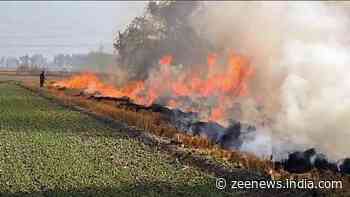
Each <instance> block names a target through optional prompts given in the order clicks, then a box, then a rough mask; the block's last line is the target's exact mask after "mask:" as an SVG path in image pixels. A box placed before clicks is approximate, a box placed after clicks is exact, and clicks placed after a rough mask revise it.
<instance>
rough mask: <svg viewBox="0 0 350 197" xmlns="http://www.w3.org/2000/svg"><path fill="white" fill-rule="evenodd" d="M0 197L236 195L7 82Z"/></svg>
mask: <svg viewBox="0 0 350 197" xmlns="http://www.w3.org/2000/svg"><path fill="white" fill-rule="evenodd" d="M0 193H1V194H3V195H5V196H6V195H9V196H13V195H18V196H23V195H28V196H47V195H49V196H164V194H165V193H166V195H167V196H220V195H221V196H230V195H234V194H233V193H224V192H220V191H218V190H216V189H215V178H214V177H211V176H210V175H208V174H205V173H203V172H201V171H200V170H198V169H196V168H195V167H191V166H184V165H182V164H181V163H179V162H177V161H176V160H175V159H173V158H170V157H168V156H167V155H165V154H163V153H161V152H159V151H157V150H156V149H153V148H151V147H149V146H147V145H145V144H143V143H142V142H140V141H137V140H134V139H130V138H127V137H125V135H123V132H121V129H120V128H115V127H112V126H110V125H108V124H106V123H103V122H100V121H98V120H96V119H94V118H92V117H90V116H88V115H86V114H84V113H81V112H78V111H74V110H70V109H67V108H64V107H62V106H60V105H58V104H55V103H52V102H51V101H49V100H47V99H45V98H42V97H40V96H37V95H36V94H35V93H32V92H30V91H28V90H25V89H23V88H21V87H19V86H17V85H15V84H14V83H9V82H0ZM235 195H239V194H238V193H236V194H235ZM235 195H234V196H235Z"/></svg>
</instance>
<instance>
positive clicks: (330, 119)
mask: <svg viewBox="0 0 350 197" xmlns="http://www.w3.org/2000/svg"><path fill="white" fill-rule="evenodd" d="M205 4H208V6H204V7H202V9H206V12H199V15H200V16H195V17H192V18H191V19H192V23H193V27H194V29H196V30H198V31H204V33H202V34H203V35H205V36H206V38H207V39H208V40H209V41H210V42H212V43H214V44H215V45H217V46H221V48H223V49H225V50H222V51H220V52H214V53H212V54H208V61H207V65H205V66H203V65H183V66H182V65H171V63H172V58H171V54H170V55H166V54H164V55H166V56H165V57H164V58H163V59H162V60H161V61H160V64H159V65H158V66H156V67H152V68H151V69H150V70H148V71H147V72H149V75H148V78H147V79H146V80H145V81H136V82H132V83H127V85H126V86H123V87H122V88H116V89H115V88H114V87H113V86H106V85H101V83H100V82H94V80H90V79H88V81H90V83H89V84H92V85H87V84H85V86H86V87H84V88H86V89H87V90H88V91H89V90H90V91H91V90H92V91H95V90H97V91H98V92H99V93H102V94H104V92H105V90H107V92H108V93H107V94H106V95H109V94H110V92H111V91H112V92H114V93H112V95H110V96H129V97H130V98H132V99H134V100H135V101H136V102H138V103H141V104H145V105H150V104H152V103H154V102H158V103H161V104H164V105H167V106H169V107H173V108H180V109H184V110H187V111H199V112H200V114H201V118H202V119H204V120H207V121H217V122H219V123H221V124H222V125H228V124H229V120H230V119H239V120H241V121H248V122H250V123H251V124H254V125H257V130H258V131H257V132H256V135H254V136H251V140H247V141H246V142H244V144H243V146H242V147H244V148H245V149H247V150H249V151H252V152H255V153H257V154H263V155H269V154H271V153H272V152H273V154H274V155H275V156H277V157H278V156H281V157H283V155H285V153H288V152H290V151H293V150H296V149H303V148H308V147H316V148H317V149H320V150H321V151H322V152H324V153H326V154H327V155H329V156H330V157H331V159H339V158H343V157H346V156H349V155H350V153H349V149H348V146H347V141H346V139H348V138H349V137H350V136H349V133H348V132H347V131H348V130H349V129H350V125H349V124H348V121H346V119H347V117H349V109H350V104H349V98H348V97H349V95H348V93H347V92H349V91H348V90H349V87H350V85H349V84H350V83H349V80H348V79H347V73H348V68H347V64H348V63H349V62H350V60H349V57H350V56H349V55H350V54H349V53H348V47H349V46H348V44H347V43H348V40H347V39H348V38H347V36H346V33H347V32H348V28H347V24H348V22H349V21H348V19H347V17H346V16H347V8H345V7H341V6H340V7H339V6H329V5H325V4H324V3H320V2H283V3H282V2H273V3H272V2H249V3H243V2H220V3H218V2H205ZM211 4H213V5H211ZM203 13H204V14H203ZM201 14H202V15H201ZM197 19H200V28H199V21H198V20H197ZM226 49H234V51H232V50H226ZM193 58H196V57H193ZM179 61H180V60H179ZM92 78H94V77H92ZM95 81H96V80H95ZM242 82H243V83H242ZM68 87H69V85H68ZM237 106H239V107H237ZM260 107H262V108H263V110H259V108H260ZM237 108H238V109H239V110H238V114H237V110H235V109H237ZM266 117H267V118H268V119H269V120H272V121H269V124H265V123H266V121H265V118H266ZM263 123H264V124H263ZM266 144H269V145H271V146H272V147H271V146H269V145H267V146H266ZM262 145H263V147H264V148H265V149H264V150H263V153H260V152H261V150H262V149H261V147H262ZM271 148H272V149H271Z"/></svg>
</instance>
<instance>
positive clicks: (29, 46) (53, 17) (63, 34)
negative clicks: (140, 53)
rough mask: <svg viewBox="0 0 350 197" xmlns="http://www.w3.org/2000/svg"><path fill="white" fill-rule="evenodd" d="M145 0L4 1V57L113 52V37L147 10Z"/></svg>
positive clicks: (0, 17)
mask: <svg viewBox="0 0 350 197" xmlns="http://www.w3.org/2000/svg"><path fill="white" fill-rule="evenodd" d="M145 4H146V2H144V1H99V2H97V1H93V2H91V1H89V2H87V1H86V2H83V1H74V2H70V1H56V2H53V1H46V2H44V1H36V2H30V1H18V2H16V1H11V2H3V1H1V2H0V57H1V56H15V57H18V56H22V55H25V54H28V55H31V54H35V53H41V54H43V55H45V56H47V57H49V58H50V57H52V56H53V55H55V54H58V53H66V54H71V53H86V52H89V51H91V50H98V49H99V46H101V44H102V45H103V46H104V51H106V52H112V50H113V47H112V43H113V37H114V35H115V34H116V33H117V32H118V30H123V29H125V27H126V26H127V25H128V24H129V23H130V22H131V20H132V19H133V18H134V17H135V16H138V15H141V14H142V13H143V11H144V9H145Z"/></svg>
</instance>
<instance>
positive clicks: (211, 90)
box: [57, 53, 254, 122]
mask: <svg viewBox="0 0 350 197" xmlns="http://www.w3.org/2000/svg"><path fill="white" fill-rule="evenodd" d="M218 58H219V56H218V55H217V54H215V53H213V54H209V55H208V57H207V65H201V66H193V67H186V66H184V67H183V68H178V67H176V66H174V65H171V64H172V62H173V57H172V56H171V55H167V56H164V57H163V58H161V59H160V61H159V67H158V69H156V70H153V71H152V73H150V77H149V78H148V79H147V80H145V81H133V82H130V83H128V84H127V85H126V86H123V87H117V86H112V85H108V84H105V83H103V82H102V81H101V80H100V79H99V78H98V77H97V76H96V75H95V74H93V73H83V74H80V75H77V76H73V77H71V78H70V79H68V80H63V81H59V82H57V85H59V86H64V87H67V88H77V89H85V90H91V91H96V92H99V93H100V94H102V95H106V96H111V97H123V96H126V97H129V98H131V99H132V100H133V101H134V102H135V103H138V104H143V105H151V104H152V103H155V102H160V101H161V102H162V103H165V104H166V105H167V106H169V107H171V108H180V109H182V110H185V111H186V110H191V111H195V112H201V111H207V113H208V114H207V115H206V119H207V120H211V121H218V122H220V121H225V119H227V118H228V117H226V116H227V114H228V113H226V111H227V110H229V109H230V108H231V107H232V105H233V101H234V100H235V99H236V98H238V97H244V96H248V95H249V79H250V78H251V77H252V76H253V75H254V69H253V67H251V66H250V62H249V61H248V60H247V59H246V58H245V57H243V56H240V55H237V54H234V53H231V54H230V55H229V57H228V60H227V61H226V62H227V63H226V64H223V65H221V64H219V63H218V62H219V61H218ZM204 108H210V109H209V110H208V109H204ZM231 118H232V117H231Z"/></svg>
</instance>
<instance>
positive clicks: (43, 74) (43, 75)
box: [40, 71, 45, 87]
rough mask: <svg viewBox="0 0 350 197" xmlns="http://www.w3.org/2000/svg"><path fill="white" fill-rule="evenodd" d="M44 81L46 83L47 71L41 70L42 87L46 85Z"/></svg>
mask: <svg viewBox="0 0 350 197" xmlns="http://www.w3.org/2000/svg"><path fill="white" fill-rule="evenodd" d="M44 83H45V71H41V74H40V87H44Z"/></svg>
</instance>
